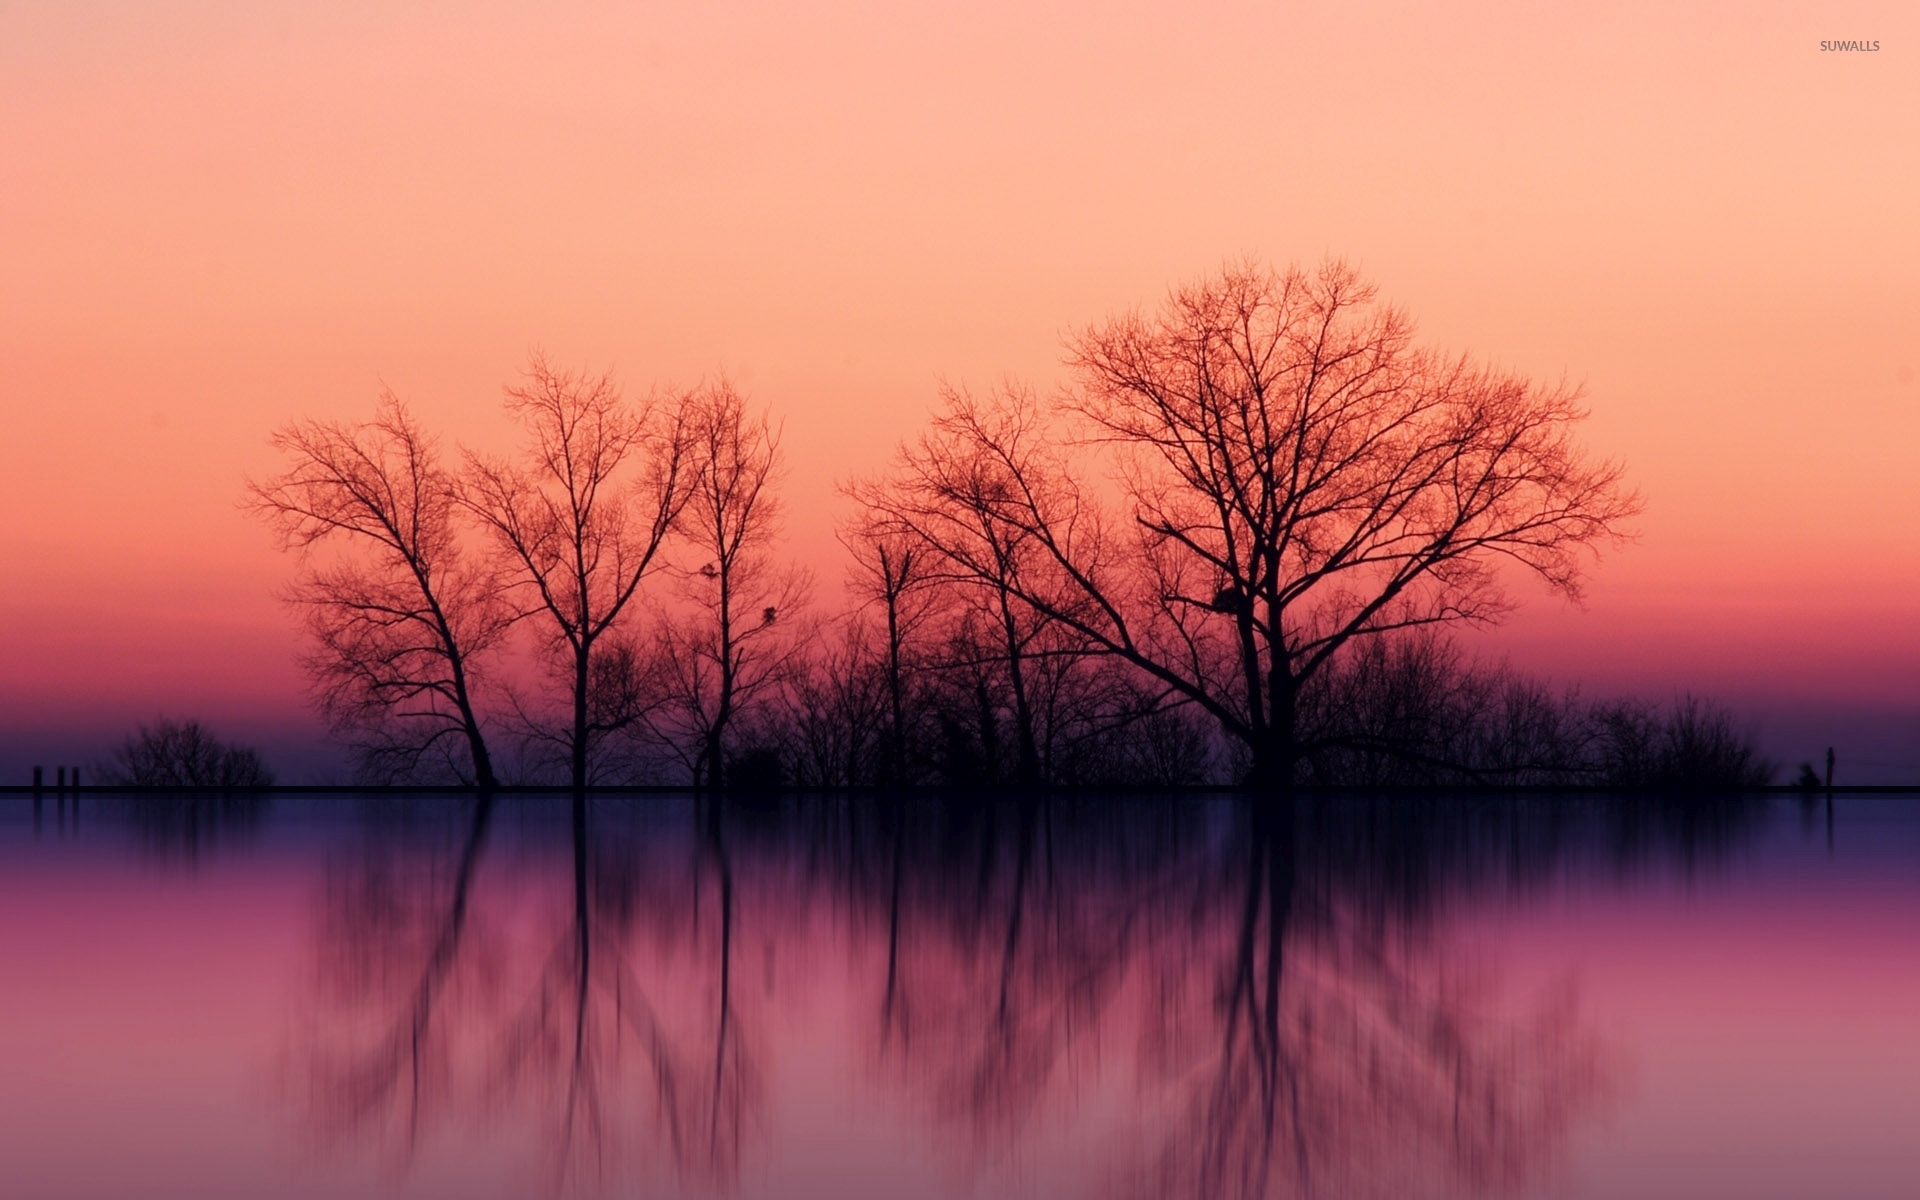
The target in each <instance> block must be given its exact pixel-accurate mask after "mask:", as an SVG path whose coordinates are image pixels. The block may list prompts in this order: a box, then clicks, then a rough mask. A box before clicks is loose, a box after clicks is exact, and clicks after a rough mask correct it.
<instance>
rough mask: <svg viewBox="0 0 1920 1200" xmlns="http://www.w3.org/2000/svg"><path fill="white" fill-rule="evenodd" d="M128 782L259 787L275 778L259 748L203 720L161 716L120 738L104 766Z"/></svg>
mask: <svg viewBox="0 0 1920 1200" xmlns="http://www.w3.org/2000/svg"><path fill="white" fill-rule="evenodd" d="M104 775H105V779H106V782H108V783H110V784H121V785H123V786H127V787H204V788H258V787H267V786H269V785H270V784H272V783H273V773H272V772H271V771H269V770H267V764H266V763H265V762H264V761H263V760H262V759H261V757H260V752H259V751H257V750H254V749H252V748H250V747H247V746H230V745H227V744H226V743H224V742H222V741H221V740H220V739H219V738H217V737H215V736H213V732H212V731H211V730H209V729H208V728H207V727H206V726H204V725H202V724H201V723H200V722H198V721H181V722H176V721H170V720H168V719H167V718H165V717H162V718H160V719H159V720H158V721H156V722H154V723H153V724H152V725H142V726H140V730H139V732H138V733H135V734H134V735H133V736H131V737H129V738H128V739H127V740H126V741H125V742H123V743H121V746H120V748H119V749H118V750H116V751H114V753H113V760H112V761H111V762H110V763H109V764H108V765H107V767H106V768H105V771H104Z"/></svg>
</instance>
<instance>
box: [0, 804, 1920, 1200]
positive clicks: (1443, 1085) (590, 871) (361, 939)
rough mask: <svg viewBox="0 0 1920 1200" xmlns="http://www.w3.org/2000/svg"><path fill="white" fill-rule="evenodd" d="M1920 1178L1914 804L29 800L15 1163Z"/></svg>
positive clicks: (16, 821)
mask: <svg viewBox="0 0 1920 1200" xmlns="http://www.w3.org/2000/svg"><path fill="white" fill-rule="evenodd" d="M576 815H578V816H579V818H580V819H579V820H578V821H576V819H575V818H576ZM1916 1194H1920V797H1851V796H1842V797H1840V798H1838V799H1837V800H1836V801H1835V802H1834V803H1833V805H1832V806H1831V809H1829V807H1828V805H1827V804H1826V803H1825V801H1823V800H1816V801H1814V802H1812V803H1807V804H1803V803H1801V802H1800V801H1798V800H1796V799H1792V798H1780V797H1773V798H1760V797H1755V798H1747V799H1729V800H1712V801H1695V802H1686V803H1676V802H1671V801H1666V802H1655V801H1648V800H1632V799H1620V798H1597V797H1559V798H1550V797H1533V798H1513V797H1492V796H1471V795H1466V796H1455V797H1448V798H1420V799H1395V800H1368V799H1359V798H1352V797H1341V798H1319V799H1301V800H1299V801H1297V802H1296V803H1295V805H1294V806H1293V808H1292V810H1291V811H1290V812H1260V811H1255V810H1253V809H1250V808H1248V807H1247V806H1245V805H1243V804H1241V803H1239V802H1236V801H1233V800H1228V799H1210V800H1203V801H1195V800H1191V799H1188V800H1180V801H1173V802H1167V803H1149V802H1142V801H1139V800H1117V799H1107V800H1100V799H1092V798H1074V799H1069V800H1059V799H1056V800H1053V801H1050V802H1047V803H1044V804H1024V805H1023V804H1021V803H1018V802H1016V801H1013V800H1007V799H1003V800H983V799H979V798H975V799H970V800H966V801H959V800H946V801H935V800H924V799H920V800H913V801H910V802H907V803H905V804H901V805H887V804H883V803H879V802H875V801H871V800H855V801H846V800H833V801H828V800H820V799H809V800H786V801H771V802H764V803H762V802H755V803H751V804H743V803H737V802H736V803H734V804H732V805H730V806H729V807H728V808H727V809H726V810H725V811H721V812H713V811H710V810H708V809H705V808H703V807H702V806H700V805H698V804H696V803H694V802H693V801H692V800H689V799H677V798H671V797H668V798H659V797H649V798H644V799H629V798H621V799H610V798H598V799H595V800H594V801H592V803H591V804H590V806H589V807H588V808H587V809H586V810H585V811H584V812H583V813H580V814H576V813H575V812H574V811H573V809H572V807H571V805H570V803H569V802H568V801H567V800H566V799H564V798H535V797H509V798H504V799H500V800H497V801H495V802H493V803H492V804H489V805H482V804H479V803H477V802H475V801H474V800H472V799H470V798H461V797H438V798H425V799H421V798H414V799H394V798H391V797H381V798H370V797H366V796H354V795H344V794H343V795H338V796H324V797H318V796H315V797H308V796H303V797H298V798H287V797H277V798H274V799H272V800H270V801H264V802H262V801H252V802H250V801H222V800H219V799H206V800H184V799H176V798H166V799H158V800H156V799H153V798H139V797H132V796H123V797H114V796H98V795H90V796H88V797H87V798H86V800H85V807H84V809H83V811H82V812H81V813H80V814H79V816H78V817H77V818H74V817H73V816H72V815H71V814H70V813H69V812H68V811H66V809H65V807H64V806H62V807H61V808H60V809H58V810H56V807H55V801H54V799H53V797H52V796H51V795H49V796H48V797H47V798H46V800H45V801H44V802H43V804H42V807H41V809H40V812H39V815H38V817H37V818H36V817H35V815H34V812H33V808H32V803H31V801H30V800H28V799H27V798H25V797H5V798H0V1195H5V1196H9V1197H34V1198H41V1197H44V1198H48V1200H52V1198H59V1197H108V1196H113V1197H122V1196H124V1197H142V1196H155V1197H170V1196H180V1197H336V1196H359V1195H394V1196H413V1197H449V1198H451V1197H460V1198H463V1200H465V1198H478V1197H493V1196H541V1195H631V1196H662V1197H681V1196H687V1197H692V1196H711V1197H736V1196H737V1197H767V1198H772V1197H783V1198H784V1197H795V1198H806V1197H848V1198H852V1200H859V1198H861V1197H869V1196H872V1197H893V1196H969V1197H1002V1196H1005V1197H1029V1196H1030V1197H1061V1198H1071V1197H1086V1198H1088V1200H1121V1198H1131V1197H1140V1198H1147V1197H1161V1196H1166V1197H1255V1196H1323V1197H1376V1196H1377V1197H1419V1196H1475V1197H1477V1196H1518V1197H1609V1198H1611V1197H1622V1198H1624V1197H1690V1198H1691V1197H1717V1196H1727V1197H1747V1198H1753V1197H1771V1196H1779V1197H1788V1196H1793V1197H1799V1196H1825V1197H1891V1196H1903V1195H1916Z"/></svg>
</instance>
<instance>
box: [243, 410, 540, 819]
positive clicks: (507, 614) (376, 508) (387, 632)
mask: <svg viewBox="0 0 1920 1200" xmlns="http://www.w3.org/2000/svg"><path fill="white" fill-rule="evenodd" d="M273 445H274V446H275V448H277V449H278V450H280V451H281V452H282V453H283V454H285V455H286V456H287V457H288V458H290V459H291V460H292V461H291V463H290V465H289V466H288V468H287V470H286V471H285V472H283V473H282V474H280V475H278V476H276V477H274V478H273V479H270V480H268V481H266V482H264V483H254V484H251V485H249V499H248V501H247V507H248V508H249V509H250V510H251V511H252V512H253V513H255V514H256V515H257V516H259V517H261V518H262V519H264V520H265V521H266V522H267V523H268V524H269V525H270V526H271V527H272V528H273V529H274V531H275V532H276V533H277V534H278V535H279V537H280V540H281V543H282V545H283V546H285V547H286V548H287V549H290V550H295V551H298V552H299V553H300V554H301V555H302V557H303V558H305V557H306V556H308V555H309V554H310V553H311V552H312V551H313V550H314V549H315V548H316V547H319V546H321V545H323V544H331V543H336V542H337V543H341V544H342V545H343V548H346V549H348V550H349V553H348V555H347V556H346V557H343V558H341V559H339V560H337V561H334V562H331V563H327V564H324V565H317V566H309V567H308V568H307V569H306V570H305V571H304V572H303V573H302V574H301V576H300V578H299V579H298V581H297V582H296V583H295V584H294V585H293V588H292V590H291V591H290V593H289V598H290V599H291V600H292V601H293V603H295V604H297V605H298V606H300V607H301V608H302V609H303V610H304V611H305V613H306V618H307V628H308V631H309V633H310V634H311V636H312V638H313V641H314V644H315V648H314V650H313V651H312V652H310V653H309V654H308V655H307V656H306V658H305V665H306V668H307V671H308V674H309V675H310V677H311V679H312V685H313V689H314V694H315V697H316V699H317V701H318V703H319V707H320V710H321V712H322V713H323V714H324V715H325V716H326V717H327V719H328V721H329V723H330V724H331V725H332V726H333V728H334V730H335V731H336V732H337V733H341V734H343V735H345V736H346V737H347V739H348V740H349V741H350V742H351V743H352V744H353V745H354V746H355V748H356V749H357V751H358V752H359V754H360V757H361V762H362V767H363V769H364V770H365V771H366V772H367V773H368V774H370V775H371V776H373V777H374V778H377V779H382V780H385V779H392V778H396V777H407V776H410V775H413V774H415V773H417V772H418V771H419V770H420V769H421V768H422V766H423V765H424V764H427V763H437V764H441V765H443V766H444V767H445V768H446V769H447V770H449V771H450V772H452V773H453V774H454V775H455V777H457V778H462V779H465V780H468V781H470V782H473V783H476V784H478V785H480V786H482V787H492V786H493V785H494V783H495V772H494V767H493V758H492V754H491V753H490V751H489V749H488V746H487V739H486V734H485V727H484V721H483V719H482V716H481V712H480V709H479V705H478V702H477V700H476V697H475V685H476V677H477V672H478V669H479V666H480V662H481V660H483V659H484V658H485V657H486V656H487V655H488V654H490V653H491V652H492V651H493V650H494V649H495V648H496V647H497V646H498V645H499V643H500V641H501V639H502V637H503V635H504V633H505V631H506V629H507V627H508V625H509V624H510V623H511V621H512V616H513V614H512V612H511V611H510V610H509V609H508V608H507V607H506V606H505V605H504V604H502V603H501V601H500V598H499V592H500V583H499V579H498V578H497V576H496V575H495V573H494V572H493V570H492V569H491V567H490V566H489V565H488V564H487V563H486V562H485V561H483V560H482V559H480V558H478V557H476V556H475V555H473V554H472V553H471V552H470V551H469V550H468V549H467V548H466V547H465V546H463V545H462V542H461V537H460V532H461V531H460V529H459V523H458V521H457V520H456V517H457V515H458V509H457V506H456V504H455V501H454V494H455V481H454V479H453V477H452V475H451V474H450V473H449V472H448V471H447V470H446V469H445V468H444V467H442V466H441V463H440V455H439V448H438V446H437V444H436V443H435V441H434V439H433V438H431V437H429V436H428V435H427V434H426V433H425V431H423V430H422V429H421V427H420V426H419V424H418V423H417V422H416V421H415V420H414V419H413V417H412V415H411V414H410V413H409V412H408V411H407V409H406V406H405V405H403V404H402V403H401V402H400V400H399V399H398V398H396V397H395V396H394V395H392V393H388V394H386V395H384V396H382V397H381V399H380V403H379V405H378V407H377V408H376V410H375V413H374V417H373V419H372V420H370V421H367V422H364V423H361V424H357V425H355V424H345V423H341V422H334V421H298V422H295V423H294V424H292V425H289V426H287V427H286V428H285V429H282V430H281V431H279V432H278V433H276V434H274V436H273ZM354 551H357V552H359V553H353V552H354Z"/></svg>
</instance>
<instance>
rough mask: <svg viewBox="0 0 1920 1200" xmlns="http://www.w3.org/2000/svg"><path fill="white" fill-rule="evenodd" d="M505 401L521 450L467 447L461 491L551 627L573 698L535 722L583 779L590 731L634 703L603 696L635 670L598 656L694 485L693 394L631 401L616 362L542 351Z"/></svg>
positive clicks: (595, 733) (550, 639)
mask: <svg viewBox="0 0 1920 1200" xmlns="http://www.w3.org/2000/svg"><path fill="white" fill-rule="evenodd" d="M507 410H508V412H510V413H511V414H512V415H513V416H514V417H515V418H517V419H518V420H519V422H520V424H521V425H522V427H523V428H524V429H525V431H526V434H527V439H528V447H527V450H526V452H525V454H524V456H523V459H522V461H521V462H519V463H513V462H508V461H504V460H499V459H494V458H487V457H483V456H480V455H475V454H471V453H470V454H468V456H467V460H466V471H465V473H464V476H463V478H462V480H461V484H460V489H459V496H460V499H461V501H462V502H463V503H464V505H465V506H466V508H467V509H468V511H470V512H472V513H473V514H474V515H475V516H476V517H478V518H479V520H480V522H481V523H482V524H483V525H484V526H485V527H486V528H487V530H488V531H489V532H490V534H491V535H492V537H493V541H494V545H495V548H496V551H497V556H498V559H499V561H500V563H501V566H500V568H499V570H500V577H501V579H502V580H504V581H505V582H506V583H507V584H508V585H509V586H511V587H512V589H513V590H514V591H515V592H516V593H517V594H518V595H519V596H521V597H522V600H523V605H524V609H525V611H526V612H527V613H529V614H530V615H532V616H534V617H535V619H536V620H537V621H538V622H539V625H540V628H541V630H542V632H543V634H544V636H545V638H546V643H547V646H548V647H549V649H550V650H551V652H552V660H551V661H552V664H553V668H554V674H555V675H556V676H557V679H558V683H559V685H560V688H561V690H562V693H563V694H564V695H565V697H566V705H567V710H568V711H567V713H566V716H565V717H564V719H563V720H562V721H561V722H560V723H559V725H558V727H557V728H544V729H542V730H541V733H542V735H543V736H544V737H546V738H548V739H549V740H551V741H553V742H554V743H556V744H557V745H558V746H559V748H560V750H561V751H562V753H563V754H564V757H565V760H566V763H567V772H568V778H569V779H570V780H571V781H572V783H573V786H575V787H576V788H579V787H585V786H586V785H587V783H588V782H589V779H590V766H591V761H592V751H593V749H594V747H595V745H596V744H598V743H599V742H600V741H601V740H602V739H603V738H604V737H605V735H606V734H608V733H610V732H612V731H613V730H615V729H619V728H624V727H626V726H627V725H629V724H631V723H632V721H633V720H634V719H635V717H636V715H637V714H635V713H634V712H631V711H627V710H623V709H621V708H619V707H617V706H616V707H613V708H611V709H609V708H608V707H606V706H605V705H603V704H597V703H596V700H603V701H604V700H606V699H609V698H611V699H615V700H618V699H621V698H624V697H626V696H628V695H629V694H630V693H631V688H630V686H629V682H630V681H629V679H623V678H619V677H618V676H619V672H617V671H612V672H610V671H609V670H608V669H607V668H605V667H601V668H600V669H599V674H598V675H596V666H597V663H598V661H599V657H600V655H599V652H600V651H601V650H602V649H603V642H608V643H611V642H613V641H614V640H615V638H616V635H615V630H616V628H617V625H618V623H619V622H620V621H621V619H622V617H623V616H624V615H626V614H627V612H628V610H629V608H630V607H631V606H632V605H633V604H634V600H635V597H636V596H637V595H638V593H639V591H640V585H641V583H642V581H644V580H645V579H646V578H647V577H648V576H649V575H650V574H651V573H652V572H653V570H654V569H655V568H656V567H658V566H659V565H660V564H659V559H658V556H659V553H660V549H661V546H662V544H663V543H664V542H665V540H666V538H667V534H668V532H669V531H670V530H671V529H672V528H673V524H674V522H675V520H676V519H677V518H678V516H679V514H680V510H681V508H682V507H683V506H684V505H685V504H686V503H687V499H688V497H689V495H690V494H691V493H692V484H693V483H694V481H695V471H694V469H693V466H692V464H691V462H690V459H689V441H688V429H687V424H686V417H687V413H686V398H685V397H682V396H668V397H664V398H656V399H655V400H653V401H651V402H649V403H647V404H645V405H641V406H638V407H636V406H634V405H632V404H630V403H629V402H628V401H626V400H625V399H624V398H623V397H622V396H621V394H620V390H619V388H618V387H617V386H615V384H614V382H613V380H612V378H611V377H610V376H607V375H599V376H586V375H579V374H574V373H570V372H567V371H564V370H561V369H559V368H556V367H554V366H552V365H551V364H549V363H548V362H547V361H546V359H544V358H542V357H539V356H537V355H536V356H535V357H534V359H533V362H532V365H531V366H530V367H529V368H528V370H527V378H526V382H525V383H524V384H522V385H520V386H518V387H513V388H509V389H507ZM628 661H629V662H631V661H632V660H631V659H630V658H629V659H628ZM616 665H617V664H616Z"/></svg>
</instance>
